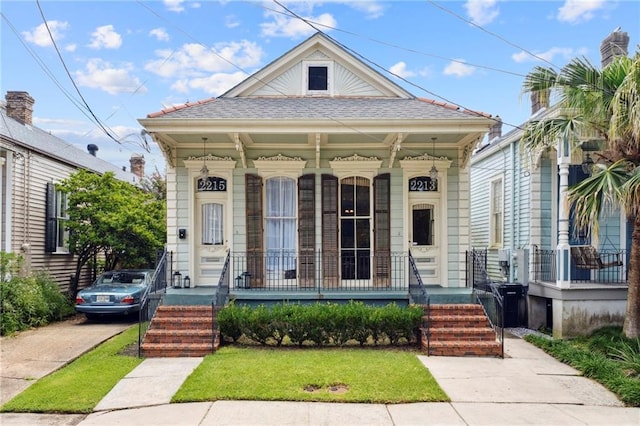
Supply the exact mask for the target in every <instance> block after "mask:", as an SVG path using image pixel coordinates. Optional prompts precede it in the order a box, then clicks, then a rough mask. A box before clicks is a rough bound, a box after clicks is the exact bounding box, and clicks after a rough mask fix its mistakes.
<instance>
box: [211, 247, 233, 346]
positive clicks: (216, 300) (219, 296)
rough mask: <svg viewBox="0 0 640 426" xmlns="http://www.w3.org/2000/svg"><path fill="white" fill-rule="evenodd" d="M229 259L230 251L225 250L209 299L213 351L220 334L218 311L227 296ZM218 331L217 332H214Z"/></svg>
mask: <svg viewBox="0 0 640 426" xmlns="http://www.w3.org/2000/svg"><path fill="white" fill-rule="evenodd" d="M230 259H231V253H229V252H227V258H226V259H225V261H224V266H223V267H222V273H221V274H220V279H219V280H218V289H217V291H216V293H215V294H214V296H213V298H212V299H211V352H214V351H215V348H216V339H217V338H218V336H219V335H220V333H219V331H220V330H219V328H220V326H219V324H218V321H217V319H218V312H219V311H220V309H222V307H223V306H224V304H225V303H226V301H227V297H228V296H229V262H230ZM216 331H218V333H216Z"/></svg>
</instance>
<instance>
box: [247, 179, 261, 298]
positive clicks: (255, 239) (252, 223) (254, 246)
mask: <svg viewBox="0 0 640 426" xmlns="http://www.w3.org/2000/svg"><path fill="white" fill-rule="evenodd" d="M245 191H246V218H247V223H246V229H247V271H246V272H248V273H249V274H251V286H252V287H262V286H263V285H264V279H263V277H264V262H263V238H264V237H263V235H264V234H263V229H262V227H263V218H262V178H261V177H260V176H258V175H252V174H247V175H245Z"/></svg>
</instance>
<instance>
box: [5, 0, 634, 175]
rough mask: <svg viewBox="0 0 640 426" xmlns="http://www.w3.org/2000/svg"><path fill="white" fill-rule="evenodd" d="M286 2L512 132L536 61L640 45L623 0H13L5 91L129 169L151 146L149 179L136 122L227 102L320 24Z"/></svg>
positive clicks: (369, 55) (433, 93)
mask: <svg viewBox="0 0 640 426" xmlns="http://www.w3.org/2000/svg"><path fill="white" fill-rule="evenodd" d="M280 5H284V6H286V7H287V8H289V9H290V10H291V11H293V12H295V13H296V14H298V15H300V16H302V17H304V18H306V19H308V20H309V21H313V22H315V23H316V24H315V25H316V26H317V27H318V28H320V29H322V31H324V32H326V33H327V34H328V35H330V36H331V37H333V38H334V39H336V40H337V41H339V42H340V43H342V44H344V45H345V46H347V47H348V48H350V49H353V50H354V51H356V52H357V53H358V54H360V55H362V58H364V59H365V61H369V62H368V64H369V65H370V66H372V67H373V68H375V69H376V70H378V71H379V72H382V73H383V74H385V75H387V76H388V77H390V78H391V79H395V80H396V81H397V82H398V84H400V85H401V86H403V87H405V88H406V89H408V90H409V91H410V92H411V93H413V94H414V95H416V96H419V97H426V98H431V99H436V100H439V101H444V102H449V103H453V104H457V105H459V106H461V107H464V108H468V109H473V110H477V111H482V112H486V113H489V114H491V115H493V116H495V115H499V116H500V117H501V118H502V120H503V122H504V126H503V133H506V132H508V131H509V130H511V129H512V128H513V126H514V125H519V124H521V123H522V122H524V121H526V119H527V118H528V117H529V115H530V111H531V108H530V102H529V99H528V98H526V97H521V95H520V93H521V87H522V82H523V79H524V76H525V75H526V74H527V73H528V72H529V71H531V70H532V68H533V67H534V66H536V65H543V66H554V67H556V68H560V67H562V66H563V65H565V64H566V63H567V62H569V61H570V60H571V59H572V58H575V57H578V56H585V57H587V58H588V59H589V60H590V61H591V62H592V63H594V64H596V65H599V64H600V43H601V41H602V39H604V38H605V37H606V36H607V35H609V34H610V33H611V32H612V31H613V30H614V29H615V28H617V27H622V30H623V31H626V32H627V33H628V34H629V37H630V42H629V52H630V54H632V53H634V52H635V51H636V50H637V49H638V44H639V43H640V40H639V39H640V2H635V1H626V0H624V1H601V0H562V1H499V0H468V1H437V2H431V1H361V2H354V1H332V0H325V1H295V2H294V1H279V4H278V3H276V2H272V1H182V0H165V1H132V0H130V1H50V0H40V1H39V3H38V2H36V1H35V0H33V1H31V0H29V1H27V0H20V1H12V0H3V1H2V3H1V5H0V8H1V12H2V20H1V24H0V26H1V37H2V38H1V49H2V57H1V64H2V65H1V67H2V68H1V75H0V88H1V91H2V99H4V95H5V93H6V92H7V91H9V90H19V91H27V92H29V93H30V94H31V96H33V97H34V98H35V101H36V103H35V105H34V124H35V125H37V126H38V127H40V128H42V129H45V130H47V131H50V132H51V133H53V134H55V135H57V136H59V137H61V138H63V139H64V140H66V141H68V142H70V143H73V144H76V145H78V146H79V147H80V148H82V149H85V148H86V146H87V144H89V143H94V144H96V145H98V147H99V149H100V151H99V152H98V156H100V157H102V158H104V159H106V160H108V161H110V162H112V163H114V164H116V165H118V166H127V167H128V165H129V161H128V160H129V157H130V156H131V154H132V153H143V154H144V155H145V158H146V159H147V172H148V173H149V172H151V171H153V169H154V168H156V167H157V168H158V169H160V170H161V171H163V170H164V160H163V159H162V156H161V155H160V154H159V151H158V149H157V147H156V146H155V145H153V144H152V145H151V146H150V147H149V149H150V151H146V150H145V148H146V146H145V143H144V141H143V139H142V138H141V137H140V130H141V127H140V126H139V124H138V122H137V119H138V118H144V117H145V116H146V115H147V114H149V113H152V112H156V111H159V110H161V109H163V108H165V107H168V106H171V105H175V104H182V103H184V102H187V101H196V100H200V99H205V98H210V97H213V96H218V95H220V94H222V93H224V92H225V91H226V90H227V89H229V88H231V87H233V86H234V85H235V84H237V83H238V82H240V81H242V80H243V79H244V78H246V77H247V76H248V75H249V74H251V73H253V72H255V71H257V70H259V69H261V68H262V67H264V66H265V65H267V64H268V63H270V62H271V61H273V60H274V59H276V58H278V57H279V56H281V55H282V54H284V53H286V52H287V51H288V50H289V49H291V48H293V47H294V46H296V45H297V44H298V43H300V42H302V41H303V40H305V39H306V38H307V37H309V36H311V35H312V34H313V33H314V32H315V30H314V29H313V28H312V27H311V26H309V25H308V24H306V23H305V22H303V21H301V20H299V19H297V18H295V17H292V16H290V15H289V14H288V13H287V12H285V11H284V9H283V8H282V7H281V6H280ZM45 20H46V22H47V23H48V27H49V30H50V31H51V34H53V38H54V39H55V42H56V45H57V47H58V49H59V54H58V53H57V52H56V50H55V48H54V46H53V44H52V42H51V37H50V36H49V33H48V31H47V29H46V27H45V25H44V21H45ZM534 55H535V56H534ZM61 58H62V59H61ZM65 68H66V69H67V70H68V74H69V75H67V71H65ZM388 71H390V72H392V73H393V74H396V75H398V76H402V77H403V78H404V79H405V80H406V81H407V82H404V81H401V80H400V79H397V78H396V77H394V76H393V75H392V74H388V73H387V72H388ZM74 83H75V86H76V87H77V89H78V91H79V92H80V94H78V91H76V88H75V87H74ZM80 95H82V98H83V99H84V101H82V100H81V96H80ZM84 102H86V104H87V105H88V106H89V108H90V111H89V110H88V109H87V108H86V107H85V106H84ZM92 114H95V116H96V117H97V118H98V120H99V121H100V123H102V125H103V126H104V127H105V128H106V129H108V132H109V133H110V134H111V135H113V136H114V137H115V139H117V140H118V142H116V141H114V140H113V139H111V138H109V137H108V136H107V135H105V132H104V131H102V129H101V128H100V126H99V125H98V124H96V122H95V120H94V119H93V117H92Z"/></svg>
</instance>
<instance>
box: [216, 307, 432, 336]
mask: <svg viewBox="0 0 640 426" xmlns="http://www.w3.org/2000/svg"><path fill="white" fill-rule="evenodd" d="M422 315H423V309H422V307H421V306H417V305H411V306H408V307H400V306H398V305H396V304H394V303H392V304H389V305H386V306H383V307H378V306H371V305H366V304H364V303H362V302H354V301H351V302H349V303H347V304H337V303H315V304H309V305H302V304H293V303H278V304H276V305H273V306H271V307H266V306H264V305H260V306H258V307H256V308H251V307H248V306H244V305H235V304H230V305H229V306H226V307H224V308H223V309H222V310H221V311H220V312H219V314H218V323H219V325H220V332H221V334H222V336H223V339H224V340H226V341H231V342H238V341H239V340H240V339H241V338H244V339H248V340H249V341H250V342H251V343H254V344H260V345H270V346H281V345H283V344H287V345H294V346H298V347H302V346H328V345H330V346H344V345H346V344H352V345H353V344H359V345H360V346H364V345H378V344H384V345H393V346H399V345H403V344H404V345H406V344H412V343H416V342H417V338H416V336H417V333H418V328H419V327H420V322H421V318H422Z"/></svg>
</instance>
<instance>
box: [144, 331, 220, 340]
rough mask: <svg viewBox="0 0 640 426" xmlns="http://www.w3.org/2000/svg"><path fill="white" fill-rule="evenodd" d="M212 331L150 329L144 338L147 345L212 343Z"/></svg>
mask: <svg viewBox="0 0 640 426" xmlns="http://www.w3.org/2000/svg"><path fill="white" fill-rule="evenodd" d="M212 339H213V332H212V330H210V329H208V330H205V329H202V330H200V329H192V330H165V329H157V328H150V329H149V330H148V331H147V334H146V335H145V337H144V341H145V343H211V340H212Z"/></svg>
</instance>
